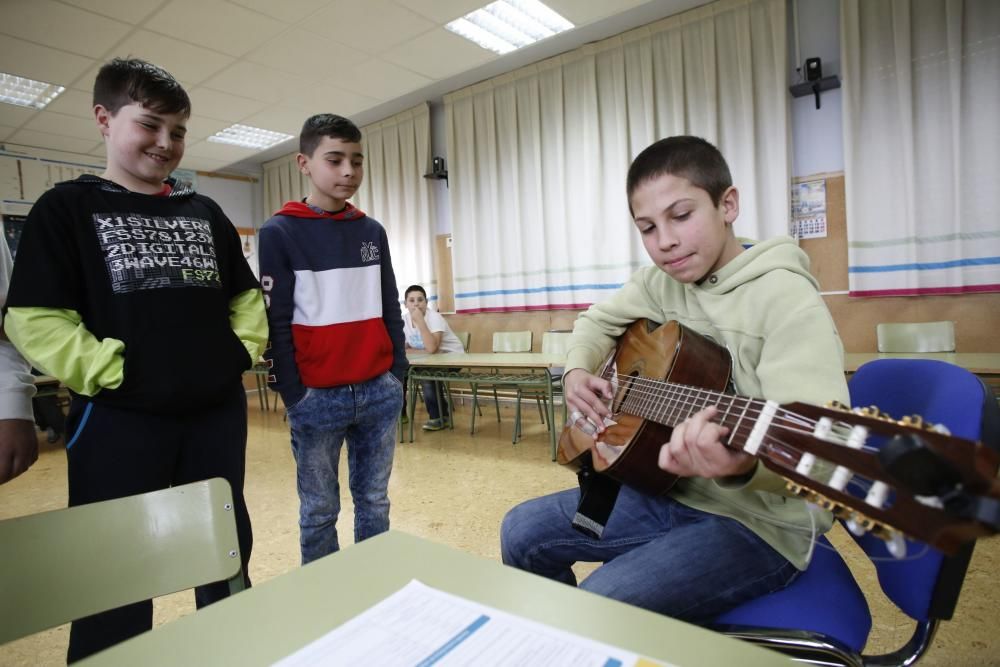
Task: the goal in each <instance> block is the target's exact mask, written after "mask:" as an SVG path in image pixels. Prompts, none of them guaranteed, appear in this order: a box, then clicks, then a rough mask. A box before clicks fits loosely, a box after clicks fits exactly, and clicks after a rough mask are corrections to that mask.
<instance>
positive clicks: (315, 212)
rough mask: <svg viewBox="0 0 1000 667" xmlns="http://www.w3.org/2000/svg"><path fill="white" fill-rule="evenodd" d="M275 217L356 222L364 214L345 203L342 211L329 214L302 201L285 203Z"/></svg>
mask: <svg viewBox="0 0 1000 667" xmlns="http://www.w3.org/2000/svg"><path fill="white" fill-rule="evenodd" d="M275 215H287V216H290V217H293V218H329V219H330V220H357V219H358V218H363V217H365V212H364V211H362V210H361V209H359V208H358V207H356V206H354V205H353V204H351V203H350V202H347V206H345V207H344V209H343V210H342V211H337V212H336V213H331V212H330V211H324V210H323V209H321V208H319V207H316V206H310V205H309V204H307V203H305V202H304V201H290V202H286V203H285V205H284V206H282V207H281V209H279V210H278V212H277V213H275Z"/></svg>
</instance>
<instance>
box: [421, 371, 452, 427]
mask: <svg viewBox="0 0 1000 667" xmlns="http://www.w3.org/2000/svg"><path fill="white" fill-rule="evenodd" d="M420 390H421V391H422V392H423V394H424V406H425V407H426V408H427V416H428V417H430V418H431V419H441V418H442V417H444V418H445V419H447V418H448V397H447V396H445V392H446V391H447V389H445V386H444V383H443V382H434V381H429V380H425V381H423V382H421V383H420ZM438 392H441V393H440V396H441V400H440V401H438V395H439V394H438Z"/></svg>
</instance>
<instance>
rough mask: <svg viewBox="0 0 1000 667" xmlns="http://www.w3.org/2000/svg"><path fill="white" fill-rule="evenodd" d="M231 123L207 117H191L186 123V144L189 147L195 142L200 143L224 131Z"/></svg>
mask: <svg viewBox="0 0 1000 667" xmlns="http://www.w3.org/2000/svg"><path fill="white" fill-rule="evenodd" d="M232 124H233V121H228V120H219V119H217V118H208V117H207V116H192V117H191V118H189V119H188V122H187V135H185V137H186V139H187V144H188V145H190V144H192V143H194V142H196V141H201V140H202V139H204V138H206V137H210V136H212V135H213V134H215V133H216V132H218V131H219V130H224V129H226V128H227V127H229V126H230V125H232Z"/></svg>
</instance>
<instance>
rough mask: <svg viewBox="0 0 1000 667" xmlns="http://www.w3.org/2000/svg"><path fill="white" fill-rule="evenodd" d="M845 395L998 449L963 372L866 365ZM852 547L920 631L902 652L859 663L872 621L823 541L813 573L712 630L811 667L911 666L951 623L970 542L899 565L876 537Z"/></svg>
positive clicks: (999, 431) (974, 380)
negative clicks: (943, 625)
mask: <svg viewBox="0 0 1000 667" xmlns="http://www.w3.org/2000/svg"><path fill="white" fill-rule="evenodd" d="M848 387H849V388H850V393H851V403H852V404H853V405H855V406H867V405H877V406H878V407H879V409H881V410H882V411H883V412H885V413H887V414H889V415H891V416H892V417H894V418H896V419H899V418H901V417H903V416H906V415H913V414H916V415H921V416H922V417H924V419H925V420H927V421H929V422H932V423H935V424H943V425H944V426H946V427H947V428H948V429H949V431H951V434H952V435H954V436H957V437H961V438H965V439H968V440H978V441H980V442H982V443H983V444H985V445H987V446H989V447H991V448H992V449H994V450H1000V408H998V406H997V401H996V400H995V398H994V396H993V393H992V391H991V390H990V389H989V388H988V387H986V385H984V384H983V382H982V381H981V380H980V379H979V378H978V377H976V376H975V375H973V374H972V373H970V372H969V371H966V370H965V369H963V368H961V367H959V366H955V365H952V364H949V363H945V362H942V361H930V360H921V359H879V360H876V361H872V362H869V363H867V364H864V365H863V366H861V367H860V368H859V369H858V371H857V372H856V373H855V374H854V375H853V376H852V377H851V378H850V380H849V381H848ZM855 540H856V541H857V543H858V545H859V546H860V547H861V548H862V549H863V550H864V552H865V553H866V554H867V555H868V556H869V557H870V558H871V559H872V561H873V563H874V565H875V570H876V573H877V575H878V581H879V585H880V587H881V588H882V591H883V592H884V593H885V595H886V597H888V598H889V599H890V600H891V601H892V602H893V603H894V604H895V605H896V606H897V607H899V609H900V610H901V611H903V612H904V613H905V614H906V615H907V616H909V617H910V618H911V619H913V620H914V621H915V623H916V627H915V629H914V632H913V635H912V637H911V638H910V640H909V641H908V642H906V644H905V645H903V646H902V647H900V648H899V649H898V650H896V651H894V652H892V653H888V654H885V655H864V654H862V650H863V649H864V645H865V643H866V641H867V639H868V633H869V631H870V630H871V624H872V620H871V614H870V612H869V610H868V606H867V603H866V602H865V599H864V596H863V595H862V594H861V590H860V589H859V588H858V585H857V583H856V582H855V580H854V578H853V576H851V573H850V571H849V570H848V569H847V566H846V564H845V563H844V561H843V559H841V558H840V555H839V554H837V553H836V552H835V551H833V550H832V548H830V547H829V545H828V543H826V541H825V540H819V541H818V544H817V546H816V549H815V552H814V554H813V559H812V562H811V563H810V565H809V567H808V569H807V570H806V571H805V572H804V573H802V574H801V575H800V576H799V578H798V579H796V580H795V581H794V582H793V583H792V584H791V585H790V586H788V587H787V588H785V589H784V590H781V591H778V592H776V593H772V594H771V595H767V596H764V597H762V598H758V599H756V600H753V601H751V602H749V603H746V604H744V605H741V606H740V607H737V608H736V609H733V610H730V611H729V612H727V613H726V614H723V615H722V616H720V617H719V618H717V619H716V620H715V623H714V624H713V627H715V629H717V630H719V631H721V632H724V633H726V634H729V635H732V636H735V637H739V638H741V639H745V640H747V641H751V642H754V643H757V644H760V645H763V646H766V647H768V648H771V649H774V650H777V651H781V652H783V653H786V654H789V655H791V656H792V657H793V658H795V659H796V660H798V661H800V662H805V663H810V664H822V665H831V664H843V665H852V666H865V665H879V666H885V665H911V664H913V662H915V661H916V660H917V659H918V658H919V657H920V656H922V655H923V654H924V653H925V652H926V651H927V649H928V648H929V647H930V644H931V641H932V639H933V637H934V632H935V630H936V629H937V626H938V624H939V623H940V621H942V620H948V619H950V618H951V617H952V615H953V613H954V610H955V605H956V603H957V602H958V596H959V593H960V591H961V589H962V582H963V581H964V579H965V572H966V569H967V568H968V565H969V560H970V558H971V557H972V549H973V545H974V543H969V544H967V545H965V546H964V547H963V548H962V549H961V550H960V551H959V552H958V553H957V554H956V555H954V556H946V555H944V554H942V553H941V552H939V551H937V550H935V549H933V548H929V547H926V545H924V544H923V543H921V542H915V541H912V540H907V541H906V545H907V553H908V554H911V555H912V556H911V557H910V558H908V559H906V560H897V559H895V558H893V557H892V556H891V555H889V552H888V550H887V548H886V545H885V543H884V542H883V541H882V540H880V539H878V538H877V537H874V536H872V535H870V534H865V535H863V536H861V537H855ZM821 545H822V546H821ZM790 628H794V630H790Z"/></svg>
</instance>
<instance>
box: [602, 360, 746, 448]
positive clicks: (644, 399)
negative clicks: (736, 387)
mask: <svg viewBox="0 0 1000 667" xmlns="http://www.w3.org/2000/svg"><path fill="white" fill-rule="evenodd" d="M618 382H619V391H621V392H622V393H623V394H624V400H622V401H621V402H620V404H619V405H618V406H617V409H618V410H620V411H621V412H625V413H628V414H631V415H635V416H637V417H642V418H643V419H648V420H650V421H654V422H656V423H657V424H662V425H664V426H670V427H674V426H676V425H677V424H680V423H681V422H682V421H684V420H685V419H687V418H688V417H690V416H692V415H694V414H695V413H697V412H700V411H701V410H704V409H705V408H707V407H709V406H715V407H716V408H718V410H719V412H718V414H717V415H716V417H715V419H714V420H713V421H715V422H717V423H718V424H720V425H722V426H725V427H727V428H728V429H729V434H730V435H729V437H728V438H727V442H726V444H727V445H729V446H730V447H734V448H742V447H743V445H744V444H746V441H747V438H748V437H749V436H750V434H751V432H752V430H753V427H754V425H755V424H756V423H757V420H758V418H759V417H760V415H761V414H762V412H763V411H764V408H765V402H764V401H761V400H758V399H753V398H747V397H745V396H735V395H733V394H724V393H722V392H717V391H711V390H708V389H700V388H698V387H690V386H687V385H682V384H673V383H671V382H666V381H663V380H653V379H650V378H644V377H636V376H619V378H618Z"/></svg>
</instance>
